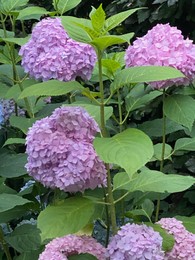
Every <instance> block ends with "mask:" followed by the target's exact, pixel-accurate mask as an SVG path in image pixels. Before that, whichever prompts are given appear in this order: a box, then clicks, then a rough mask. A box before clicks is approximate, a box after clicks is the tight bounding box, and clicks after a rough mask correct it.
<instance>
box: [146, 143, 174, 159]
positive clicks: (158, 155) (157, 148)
mask: <svg viewBox="0 0 195 260" xmlns="http://www.w3.org/2000/svg"><path fill="white" fill-rule="evenodd" d="M163 146H164V148H163ZM162 149H164V158H162ZM171 152H172V147H171V146H170V145H169V144H165V145H163V144H162V143H158V144H155V145H154V156H153V158H152V160H151V161H156V160H158V161H162V159H163V160H166V159H169V158H170V156H171Z"/></svg>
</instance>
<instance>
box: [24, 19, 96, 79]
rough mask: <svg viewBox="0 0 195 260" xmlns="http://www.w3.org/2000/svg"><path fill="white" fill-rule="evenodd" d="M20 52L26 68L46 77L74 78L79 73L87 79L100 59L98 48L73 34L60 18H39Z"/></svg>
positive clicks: (29, 71)
mask: <svg viewBox="0 0 195 260" xmlns="http://www.w3.org/2000/svg"><path fill="white" fill-rule="evenodd" d="M19 54H20V55H21V56H22V66H23V67H24V70H25V72H27V73H29V74H30V76H32V77H35V78H36V79H42V80H49V79H58V80H61V81H70V80H74V79H75V78H76V77H77V76H79V77H81V78H83V79H84V80H86V79H89V78H90V77H91V73H92V70H93V67H94V64H95V62H96V54H95V51H94V49H93V48H92V47H91V46H89V45H88V44H84V43H79V42H76V41H74V40H72V39H71V38H69V36H68V34H67V33H66V31H65V30H64V28H63V26H62V24H61V20H60V19H59V18H46V19H43V20H42V21H40V22H38V23H37V24H36V26H35V27H34V29H33V30H32V36H31V38H30V40H29V41H28V42H27V43H26V44H25V45H23V46H22V47H21V49H20V52H19Z"/></svg>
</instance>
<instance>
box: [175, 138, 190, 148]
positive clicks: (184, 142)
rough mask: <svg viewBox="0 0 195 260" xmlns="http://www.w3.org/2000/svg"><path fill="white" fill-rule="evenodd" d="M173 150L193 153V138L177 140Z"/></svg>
mask: <svg viewBox="0 0 195 260" xmlns="http://www.w3.org/2000/svg"><path fill="white" fill-rule="evenodd" d="M174 150H175V151H178V150H183V151H195V137H194V138H180V139H178V140H177V141H176V143H175V147H174Z"/></svg>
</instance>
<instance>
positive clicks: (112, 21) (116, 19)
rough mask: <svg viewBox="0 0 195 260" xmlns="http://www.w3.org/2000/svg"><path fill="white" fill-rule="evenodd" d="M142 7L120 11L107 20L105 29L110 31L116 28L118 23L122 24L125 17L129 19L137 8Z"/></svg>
mask: <svg viewBox="0 0 195 260" xmlns="http://www.w3.org/2000/svg"><path fill="white" fill-rule="evenodd" d="M139 9H141V8H135V9H131V10H128V11H124V12H120V13H118V14H115V15H112V16H111V17H109V18H108V19H106V21H105V25H104V28H105V31H106V32H108V31H110V30H112V29H113V28H115V27H116V26H117V25H120V24H121V23H122V22H123V21H124V20H125V19H127V18H128V17H129V16H130V15H132V14H133V13H135V12H136V11H137V10H139Z"/></svg>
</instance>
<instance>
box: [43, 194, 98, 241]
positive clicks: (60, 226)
mask: <svg viewBox="0 0 195 260" xmlns="http://www.w3.org/2000/svg"><path fill="white" fill-rule="evenodd" d="M93 213H94V204H93V203H92V201H91V200H89V199H86V198H82V197H72V198H69V199H66V200H65V201H61V202H58V204H56V205H52V206H48V207H47V208H46V209H45V210H43V211H42V212H41V213H40V215H39V217H38V228H39V229H40V230H41V232H42V233H41V238H42V240H43V241H44V240H45V239H50V238H54V237H61V236H64V235H67V234H72V233H76V232H78V231H79V230H80V229H82V228H83V227H85V226H86V225H87V224H88V222H89V220H90V218H91V216H92V215H93Z"/></svg>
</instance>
